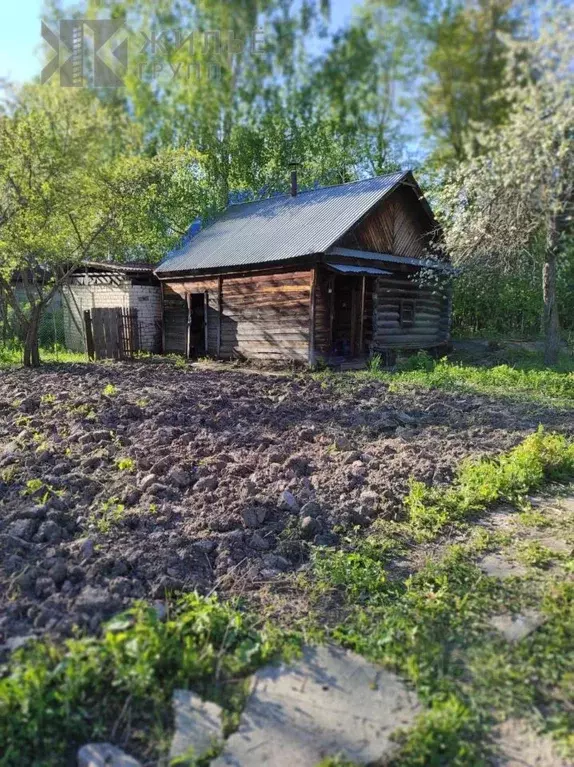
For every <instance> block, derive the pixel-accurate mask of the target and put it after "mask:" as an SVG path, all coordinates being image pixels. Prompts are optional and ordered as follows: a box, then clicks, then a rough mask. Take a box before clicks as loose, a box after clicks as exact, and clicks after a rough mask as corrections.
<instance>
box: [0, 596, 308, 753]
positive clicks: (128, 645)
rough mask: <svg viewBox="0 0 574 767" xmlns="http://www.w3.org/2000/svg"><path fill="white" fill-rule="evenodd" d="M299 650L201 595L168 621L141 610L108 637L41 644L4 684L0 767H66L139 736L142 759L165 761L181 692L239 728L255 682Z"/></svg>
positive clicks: (16, 662)
mask: <svg viewBox="0 0 574 767" xmlns="http://www.w3.org/2000/svg"><path fill="white" fill-rule="evenodd" d="M297 647H298V643H297V640H296V639H295V638H293V637H292V636H291V635H283V636H279V634H277V633H276V632H273V631H271V630H269V629H266V628H261V627H258V626H257V625H256V623H255V620H254V619H253V618H251V617H248V616H246V615H245V614H244V613H242V612H241V611H240V610H239V609H238V608H237V607H235V606H233V605H231V604H222V603H220V602H219V601H217V599H216V598H214V597H213V598H203V597H200V596H197V595H195V594H190V595H187V596H186V597H184V598H182V599H181V600H179V601H178V602H177V603H176V604H175V606H174V608H173V612H172V614H170V615H169V616H168V617H167V619H166V620H164V621H161V620H160V619H159V618H158V617H157V615H156V613H155V611H154V610H153V609H152V608H149V607H146V606H144V605H140V606H137V607H135V608H134V609H133V610H130V611H129V612H127V613H125V614H124V615H121V616H118V617H116V618H115V619H114V620H112V621H111V622H110V623H108V625H107V628H106V629H105V631H104V633H103V636H102V637H101V638H82V639H70V640H68V641H67V642H66V643H65V644H61V645H57V644H51V643H49V642H46V641H41V642H36V643H34V644H33V645H31V646H28V647H25V648H23V649H22V650H19V651H17V652H16V653H14V654H13V656H12V658H11V660H10V663H9V665H8V667H7V669H6V672H5V673H4V675H3V677H2V678H1V679H0V744H2V748H1V754H0V765H2V767H12V765H14V767H16V766H17V767H20V766H21V765H23V764H30V765H32V764H33V765H35V766H36V767H40V765H42V766H44V765H45V766H46V767H49V766H50V765H61V764H65V763H67V759H69V758H70V757H71V756H72V755H73V753H74V751H75V749H76V748H77V747H78V746H79V745H81V744H82V743H83V742H86V741H90V740H92V741H93V740H104V741H105V740H109V739H110V738H111V739H114V738H112V733H114V737H115V739H116V740H119V739H121V736H122V735H123V733H130V731H131V737H132V742H131V744H130V748H131V749H132V751H133V750H135V751H137V752H139V753H144V754H146V755H147V757H148V758H149V757H150V755H151V754H152V753H153V755H154V756H155V757H157V756H158V754H157V745H158V744H165V743H166V742H167V736H168V733H169V728H170V724H171V718H170V714H171V695H172V692H173V690H174V689H176V688H186V689H193V690H194V691H196V692H197V693H199V694H201V695H204V696H205V697H207V698H209V699H211V700H215V701H216V702H218V703H220V704H221V705H222V706H224V707H225V709H226V711H227V714H228V725H229V724H233V721H234V716H235V717H236V716H237V712H238V711H239V710H240V708H241V705H242V704H243V701H244V696H245V690H246V687H245V678H246V676H247V675H248V674H249V673H250V672H252V671H253V670H254V669H255V668H257V666H259V665H261V664H262V663H265V662H268V661H270V660H271V659H272V658H273V657H275V656H276V655H277V654H278V653H280V652H281V651H286V652H288V653H289V652H295V651H296V650H297ZM132 723H137V726H136V727H133V728H132Z"/></svg>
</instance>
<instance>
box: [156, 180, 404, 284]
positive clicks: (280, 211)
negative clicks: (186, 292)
mask: <svg viewBox="0 0 574 767" xmlns="http://www.w3.org/2000/svg"><path fill="white" fill-rule="evenodd" d="M407 174H408V172H402V171H401V172H398V173H391V174H390V175H387V176H376V177H375V178H370V179H366V180H365V181H354V182H352V183H349V184H341V185H339V186H328V187H323V188H321V189H314V190H312V191H309V192H300V193H299V194H298V195H297V196H296V197H291V196H290V195H282V196H280V197H271V198H269V199H267V200H259V201H257V202H249V203H242V204H240V205H230V206H229V207H228V208H226V210H225V211H224V212H223V213H222V214H221V216H219V217H218V218H217V219H216V220H215V221H214V222H213V223H212V224H211V225H209V226H207V227H206V228H205V229H203V230H202V231H201V232H199V233H198V234H197V235H196V236H195V237H193V238H192V239H191V240H189V241H188V242H187V243H186V244H185V245H183V246H182V247H181V248H180V249H179V250H174V251H172V252H171V253H170V254H169V255H168V256H167V258H166V259H165V260H164V261H163V262H162V263H161V264H160V265H159V266H158V268H157V269H156V272H157V273H159V274H162V273H169V272H178V271H180V272H188V271H194V270H196V269H218V268H222V267H227V266H229V267H233V266H244V265H249V264H260V263H264V262H268V261H286V260H289V259H293V258H298V257H300V256H306V255H309V254H312V253H324V252H325V250H327V248H329V247H330V246H331V245H333V243H335V242H336V241H337V240H338V239H339V238H340V237H342V236H343V235H344V234H345V232H346V231H348V230H349V229H350V228H351V226H353V224H354V223H356V222H357V221H358V220H359V219H360V218H361V217H362V216H364V215H365V213H367V212H368V211H369V210H370V209H371V208H372V207H373V206H374V205H375V204H376V203H377V202H379V201H380V200H382V199H383V197H385V196H386V195H387V194H388V193H389V192H391V191H392V190H393V189H394V188H395V187H396V186H397V184H399V183H400V182H401V181H402V180H403V179H404V178H405V176H407Z"/></svg>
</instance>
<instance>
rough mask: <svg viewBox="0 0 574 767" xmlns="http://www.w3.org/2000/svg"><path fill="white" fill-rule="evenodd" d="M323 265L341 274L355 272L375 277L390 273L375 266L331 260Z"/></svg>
mask: <svg viewBox="0 0 574 767" xmlns="http://www.w3.org/2000/svg"><path fill="white" fill-rule="evenodd" d="M325 266H326V267H327V268H328V269H331V270H332V271H334V272H340V273H342V274H356V275H373V276H375V277H383V276H385V275H390V274H392V272H387V271H386V270H384V269H377V267H376V266H356V265H355V264H335V263H332V262H331V261H327V262H326V263H325Z"/></svg>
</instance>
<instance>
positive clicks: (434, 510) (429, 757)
mask: <svg viewBox="0 0 574 767" xmlns="http://www.w3.org/2000/svg"><path fill="white" fill-rule="evenodd" d="M572 476H574V445H573V444H572V443H570V442H568V441H567V440H566V439H565V438H564V437H562V436H560V435H556V434H549V433H546V432H544V431H543V430H539V431H538V432H537V433H535V434H533V435H531V436H530V437H528V438H527V439H526V440H525V441H524V442H522V443H521V444H520V445H519V446H518V447H516V448H515V449H514V450H512V451H509V453H507V454H505V455H503V456H500V457H498V458H497V459H489V460H486V459H485V460H482V461H467V462H465V463H463V465H462V466H461V468H460V470H459V472H458V474H457V477H456V479H455V481H454V483H453V485H452V486H451V487H447V488H436V489H432V488H427V487H426V486H424V485H422V484H421V483H414V484H413V488H412V489H411V493H410V496H409V498H408V499H407V506H408V507H409V508H410V512H411V515H410V519H409V520H408V521H407V522H406V523H405V522H403V523H399V522H389V521H387V522H385V523H383V524H382V525H381V526H380V530H379V531H378V532H376V533H375V534H374V535H373V534H371V536H369V537H368V538H366V539H364V538H361V537H357V538H356V539H355V540H352V539H347V541H346V543H345V545H344V547H343V548H342V549H335V548H331V549H325V548H322V549H318V548H317V549H315V550H314V551H313V553H312V560H311V562H312V571H311V575H310V576H309V577H308V581H307V589H308V593H309V595H310V599H311V603H312V605H314V606H315V607H316V609H317V614H316V616H315V620H319V621H324V620H326V621H327V623H328V627H327V630H326V637H328V638H329V637H330V638H331V639H332V640H334V641H336V642H338V643H340V644H342V645H344V646H346V647H349V648H351V649H352V650H354V651H356V652H358V653H360V654H362V655H364V656H366V657H368V658H370V659H372V660H374V661H376V662H379V663H381V664H383V665H384V666H386V667H390V668H392V669H394V670H396V671H397V672H398V673H399V674H400V675H401V676H403V677H404V678H406V679H408V680H409V681H410V682H411V684H412V685H413V686H414V687H415V689H416V691H417V694H418V696H419V698H420V699H421V701H422V702H423V704H425V708H424V710H423V712H422V713H421V715H420V716H419V718H418V720H417V722H416V724H415V726H414V727H412V728H411V729H410V730H409V731H407V732H405V733H402V735H399V740H400V744H401V750H400V753H399V755H398V756H397V757H396V759H395V760H394V761H393V763H392V764H393V767H427V766H428V765H437V766H438V765H445V766H446V765H449V767H453V766H454V767H457V766H459V767H463V766H464V767H467V766H468V765H474V766H475V767H478V765H486V764H488V763H490V757H491V754H490V751H489V748H490V747H489V737H488V734H489V732H490V731H491V729H492V728H493V726H494V725H495V724H496V723H497V722H498V721H501V720H503V719H505V718H508V717H510V716H517V717H519V718H520V717H525V718H529V717H530V718H531V719H536V717H533V714H534V713H536V712H539V713H538V715H537V717H538V721H535V722H533V727H536V726H540V725H542V727H543V729H545V730H546V731H548V732H550V733H551V734H552V735H553V736H555V737H556V738H558V740H559V741H560V743H561V747H562V748H563V749H564V750H565V751H566V752H567V753H568V755H569V756H574V737H573V736H572V731H573V728H574V714H573V711H574V694H573V692H572V691H573V690H574V685H573V684H572V683H573V682H574V583H572V582H571V581H568V580H567V579H566V578H565V572H568V571H570V570H571V563H572V560H568V558H567V557H565V556H564V555H559V554H556V553H554V552H552V551H550V550H549V549H547V548H545V547H544V546H542V545H540V544H539V543H537V542H530V543H528V544H521V542H520V536H521V532H520V525H519V526H518V527H517V528H515V529H514V530H513V531H505V532H504V533H491V532H488V531H487V530H485V529H484V528H479V529H475V530H472V531H471V530H470V529H468V530H467V532H468V533H470V535H469V536H468V538H467V542H466V543H464V544H458V545H453V546H449V547H447V548H446V549H444V553H443V555H442V556H441V557H440V558H439V559H435V560H431V561H429V562H427V564H425V565H423V566H422V567H421V568H420V569H419V570H418V571H416V572H415V573H414V574H413V575H412V576H410V577H408V578H406V579H405V580H401V579H400V578H399V579H397V578H396V576H395V577H391V576H390V575H389V572H390V573H392V572H393V568H392V567H391V568H389V560H390V559H391V558H393V557H396V556H397V555H400V553H401V552H404V551H408V550H409V549H410V548H411V547H414V546H415V545H416V541H417V540H420V538H421V537H422V538H425V539H427V538H432V537H435V536H436V535H437V534H438V533H439V532H440V531H441V530H444V528H445V526H446V525H447V524H450V523H452V522H455V521H460V520H463V519H465V518H467V517H468V515H469V514H476V513H479V512H480V511H484V510H485V509H486V508H487V507H488V506H489V505H491V504H492V503H495V502H496V501H499V500H502V499H505V500H509V501H512V502H514V503H515V504H517V505H518V506H519V508H521V507H522V505H523V495H524V493H525V492H527V491H528V490H530V489H532V488H533V487H539V486H540V485H542V484H543V483H544V482H546V481H549V480H558V481H560V480H565V479H567V478H569V477H572ZM525 506H526V508H527V509H528V508H529V504H525ZM530 514H532V511H530ZM520 516H521V515H517V518H518V519H519V521H521V522H523V523H524V522H529V521H530V519H529V518H528V517H526V518H524V519H520ZM560 519H561V518H560ZM534 521H535V522H536V523H537V524H540V519H539V518H538V517H536V518H535V519H534ZM563 524H564V522H563V520H562V519H561V521H560V525H561V527H560V530H559V531H558V535H561V536H562V535H564V527H563ZM544 526H545V527H546V528H547V527H551V526H552V521H551V519H546V520H545V525H544ZM501 547H502V548H503V549H505V550H506V549H507V548H508V549H509V551H512V550H513V549H514V556H515V558H516V559H518V561H522V562H524V563H526V564H528V565H530V566H531V567H532V568H533V569H532V570H531V571H530V574H529V575H528V576H527V577H525V578H522V579H517V578H510V579H508V580H499V579H496V578H489V577H487V576H485V575H484V574H483V572H482V571H481V570H480V568H479V567H478V566H477V561H478V558H479V556H481V555H482V554H484V553H485V552H487V551H496V550H499V549H500V548H501ZM511 556H512V554H511ZM550 563H553V564H557V565H558V566H559V569H558V570H557V571H554V570H549V571H546V569H545V568H547V567H548V565H549V564H550ZM334 602H336V603H337V604H338V607H337V609H333V605H334ZM324 605H327V606H328V608H327V611H325V610H324ZM532 607H535V608H536V609H542V611H543V613H544V614H545V617H546V622H545V623H544V625H543V626H542V627H541V628H539V629H538V630H537V631H536V632H534V633H533V634H532V635H530V636H529V637H527V638H526V639H523V640H522V641H521V642H519V643H511V642H508V641H507V640H506V639H504V637H502V636H501V635H500V634H498V633H497V632H496V631H494V630H493V629H492V628H491V626H490V624H489V623H488V618H489V616H492V615H495V614H497V613H502V612H507V611H509V610H511V611H513V612H520V611H522V610H525V609H528V608H532ZM541 714H542V716H541Z"/></svg>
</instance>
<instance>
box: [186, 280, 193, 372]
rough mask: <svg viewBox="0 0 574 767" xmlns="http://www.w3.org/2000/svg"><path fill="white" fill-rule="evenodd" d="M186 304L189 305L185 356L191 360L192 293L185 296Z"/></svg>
mask: <svg viewBox="0 0 574 767" xmlns="http://www.w3.org/2000/svg"><path fill="white" fill-rule="evenodd" d="M185 302H186V304H187V332H186V334H185V356H186V357H187V358H188V359H189V357H190V353H189V352H190V349H191V317H192V314H191V293H186V294H185Z"/></svg>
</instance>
